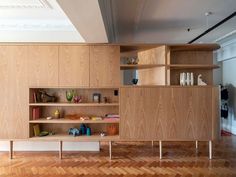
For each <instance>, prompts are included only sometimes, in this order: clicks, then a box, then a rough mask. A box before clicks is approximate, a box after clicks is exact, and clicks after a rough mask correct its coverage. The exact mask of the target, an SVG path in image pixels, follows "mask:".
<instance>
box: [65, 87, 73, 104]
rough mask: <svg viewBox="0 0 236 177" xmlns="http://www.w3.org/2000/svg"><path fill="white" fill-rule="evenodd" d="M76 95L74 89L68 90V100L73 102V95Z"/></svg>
mask: <svg viewBox="0 0 236 177" xmlns="http://www.w3.org/2000/svg"><path fill="white" fill-rule="evenodd" d="M74 95H75V91H74V90H69V91H66V99H67V101H69V102H71V101H72V99H73V97H74Z"/></svg>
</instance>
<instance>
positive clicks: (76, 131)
mask: <svg viewBox="0 0 236 177" xmlns="http://www.w3.org/2000/svg"><path fill="white" fill-rule="evenodd" d="M68 133H69V135H73V136H79V135H80V131H79V129H77V128H70V129H69V131H68Z"/></svg>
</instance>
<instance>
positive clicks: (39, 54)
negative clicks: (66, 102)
mask: <svg viewBox="0 0 236 177" xmlns="http://www.w3.org/2000/svg"><path fill="white" fill-rule="evenodd" d="M28 50H29V51H28V65H29V74H28V76H29V77H28V78H29V85H30V86H41V87H49V86H51V87H55V86H58V46H54V45H51V46H47V45H42V46H39V45H32V46H28Z"/></svg>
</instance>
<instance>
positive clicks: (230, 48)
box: [217, 36, 236, 134]
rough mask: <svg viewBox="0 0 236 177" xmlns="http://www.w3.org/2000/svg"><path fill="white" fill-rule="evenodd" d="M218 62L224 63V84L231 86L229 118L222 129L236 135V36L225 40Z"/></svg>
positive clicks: (224, 121)
mask: <svg viewBox="0 0 236 177" xmlns="http://www.w3.org/2000/svg"><path fill="white" fill-rule="evenodd" d="M217 60H218V61H221V62H222V83H223V85H229V116H228V119H222V127H223V129H224V130H227V131H229V132H231V133H233V134H236V36H232V37H231V38H228V39H227V40H224V42H223V43H222V44H221V49H220V50H218V52H217Z"/></svg>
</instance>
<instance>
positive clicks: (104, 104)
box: [29, 103, 119, 107]
mask: <svg viewBox="0 0 236 177" xmlns="http://www.w3.org/2000/svg"><path fill="white" fill-rule="evenodd" d="M29 106H78V107H89V106H97V107H99V106H119V103H29Z"/></svg>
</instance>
